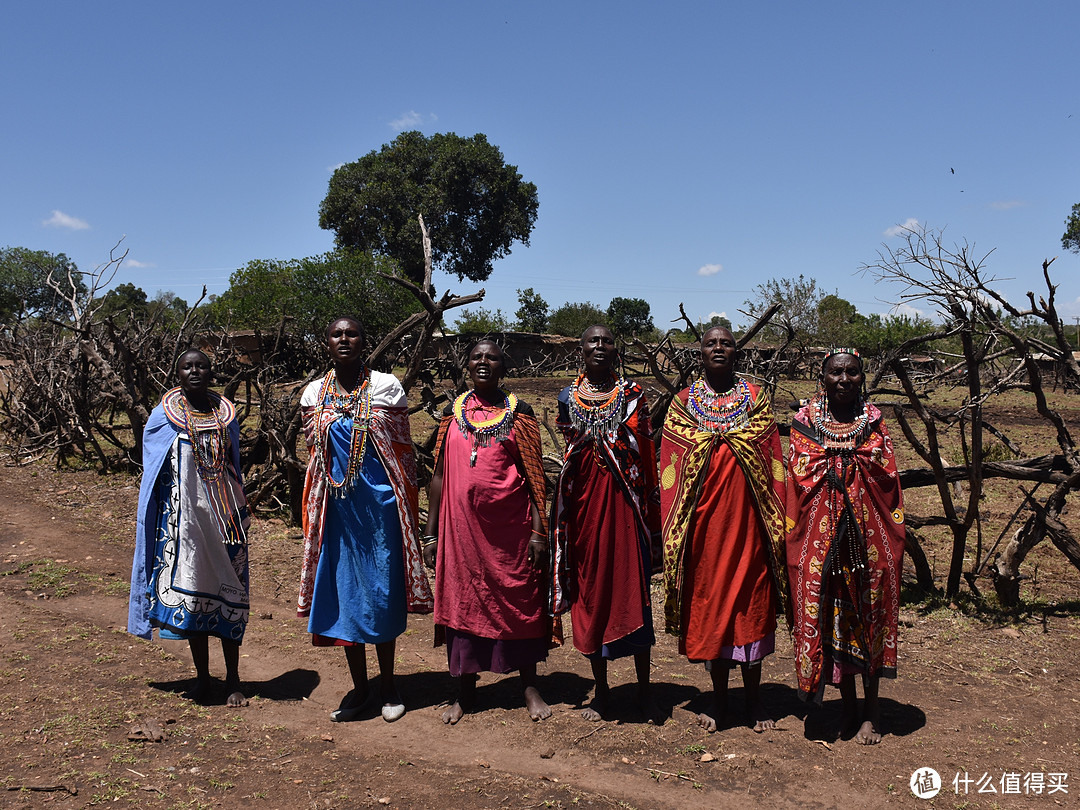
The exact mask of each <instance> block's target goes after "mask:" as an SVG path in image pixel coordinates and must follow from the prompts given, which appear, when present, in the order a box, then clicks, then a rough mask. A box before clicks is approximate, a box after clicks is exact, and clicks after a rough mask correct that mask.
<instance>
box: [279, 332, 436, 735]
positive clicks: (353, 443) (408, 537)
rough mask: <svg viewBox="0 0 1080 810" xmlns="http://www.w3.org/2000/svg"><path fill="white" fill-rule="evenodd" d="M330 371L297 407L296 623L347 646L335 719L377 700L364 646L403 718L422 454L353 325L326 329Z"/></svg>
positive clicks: (395, 387) (398, 400)
mask: <svg viewBox="0 0 1080 810" xmlns="http://www.w3.org/2000/svg"><path fill="white" fill-rule="evenodd" d="M327 348H328V350H329V353H330V360H331V362H332V364H333V367H332V368H331V369H330V371H329V372H327V374H326V376H325V377H323V378H322V379H320V380H316V381H315V382H313V383H311V384H310V385H308V387H307V388H306V389H305V390H304V393H303V395H302V397H301V400H300V407H301V413H302V415H303V420H304V436H305V439H306V441H307V445H308V448H309V450H310V460H309V462H308V469H307V478H306V481H305V484H304V514H303V522H304V561H303V568H302V571H301V581H300V599H299V603H298V606H297V609H298V612H299V614H300V615H301V616H306V617H308V631H309V632H310V633H311V634H312V643H313V644H314V645H315V646H317V647H329V646H337V647H344V648H345V659H346V661H347V663H348V665H349V673H350V675H351V676H352V682H353V689H352V690H351V691H350V692H349V693H348V694H346V695H345V697H344V698H342V700H341V703H340V705H339V706H338V708H337V709H336V710H335V711H333V712H332V713H331V715H330V719H331V720H334V721H336V722H344V721H348V720H355V719H357V718H358V717H359V716H360V715H361V713H362V712H363V709H364V706H365V704H366V703H367V701H368V698H369V697H370V696H371V691H370V689H369V687H368V675H367V656H366V646H365V645H367V644H374V645H375V653H376V657H377V658H378V661H379V671H380V679H379V697H380V700H381V703H382V716H383V719H384V720H386V721H387V722H392V721H394V720H397V719H398V718H399V717H401V716H402V715H403V714H404V713H405V706H404V704H403V703H402V701H401V698H400V696H399V695H398V692H397V688H396V687H395V685H394V652H395V641H396V639H397V637H398V636H399V635H401V634H402V633H403V632H405V623H406V616H407V613H410V612H414V613H426V612H430V611H431V608H432V603H433V600H432V595H431V589H430V586H429V584H428V580H427V576H426V574H425V573H424V570H423V563H422V561H421V556H420V543H419V535H418V532H417V511H418V505H417V489H416V458H415V455H414V453H413V446H412V436H411V434H410V432H409V416H408V408H407V407H406V401H405V391H404V390H403V389H402V387H401V383H399V382H398V381H397V379H396V378H395V377H394V376H393V375H392V374H383V373H380V372H378V371H375V370H373V369H370V368H368V367H367V365H366V363H365V361H364V330H363V326H362V325H361V323H360V322H359V321H358V320H356V319H355V318H338V319H336V320H335V321H333V322H332V323H331V324H330V326H329V328H328V329H327Z"/></svg>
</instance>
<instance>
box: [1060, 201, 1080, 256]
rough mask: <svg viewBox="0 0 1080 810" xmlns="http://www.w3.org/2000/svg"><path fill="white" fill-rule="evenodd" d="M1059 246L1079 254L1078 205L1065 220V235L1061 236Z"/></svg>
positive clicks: (1079, 214)
mask: <svg viewBox="0 0 1080 810" xmlns="http://www.w3.org/2000/svg"><path fill="white" fill-rule="evenodd" d="M1061 246H1062V247H1063V248H1065V250H1071V251H1072V252H1073V253H1080V203H1076V204H1075V205H1074V206H1073V207H1072V213H1070V214H1069V217H1068V219H1066V220H1065V233H1063V234H1062V235H1061Z"/></svg>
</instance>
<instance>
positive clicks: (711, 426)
mask: <svg viewBox="0 0 1080 810" xmlns="http://www.w3.org/2000/svg"><path fill="white" fill-rule="evenodd" d="M687 404H688V405H689V406H690V412H691V413H692V414H694V418H695V419H696V420H697V423H698V427H699V428H700V429H701V430H704V431H708V432H709V433H727V432H728V431H729V430H734V429H735V428H738V427H741V426H743V425H745V424H746V423H747V421H748V420H749V417H748V416H747V414H748V413H749V412H750V406H751V405H752V404H753V396H752V395H751V393H750V386H749V385H747V383H746V380H744V379H742V378H741V377H739V378H738V379H736V380H735V384H734V385H733V386H732V387H731V390H730V391H722V392H720V393H717V392H716V391H713V390H712V388H710V387H709V384H708V382H706V381H705V378H704V377H702V378H700V379H698V380H697V381H696V382H695V383H694V384H693V385H692V386H690V395H689V397H688V398H687Z"/></svg>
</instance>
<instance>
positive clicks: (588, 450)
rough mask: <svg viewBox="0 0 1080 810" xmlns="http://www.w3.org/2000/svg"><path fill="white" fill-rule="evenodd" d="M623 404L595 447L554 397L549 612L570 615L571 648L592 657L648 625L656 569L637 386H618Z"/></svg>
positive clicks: (650, 481) (655, 528)
mask: <svg viewBox="0 0 1080 810" xmlns="http://www.w3.org/2000/svg"><path fill="white" fill-rule="evenodd" d="M618 384H619V385H622V386H623V394H624V397H625V401H626V404H625V406H624V413H623V418H622V421H621V422H620V423H619V425H618V427H617V428H616V430H614V431H613V432H612V433H610V434H607V435H604V436H602V437H601V438H600V439H598V440H596V441H594V440H593V439H592V438H590V437H589V436H588V434H586V433H585V432H584V431H577V430H575V429H574V427H573V425H572V424H571V422H570V417H569V408H568V404H567V403H568V397H569V388H567V389H564V390H563V391H562V392H561V393H560V394H559V428H560V430H561V431H562V432H563V435H564V436H565V437H566V440H567V445H566V453H565V456H564V460H563V467H562V471H561V472H560V474H559V482H558V485H557V488H556V495H555V501H554V503H553V505H552V518H551V522H550V526H551V528H550V531H551V535H552V543H551V557H552V566H551V574H552V587H551V602H550V605H549V608H550V609H551V611H552V613H553V614H555V615H559V614H561V613H564V612H566V611H567V610H570V611H571V619H572V621H573V628H574V646H575V647H576V648H577V649H578V650H579V651H581V652H583V653H585V654H593V653H596V652H598V651H599V649H600V647H601V646H602V645H604V644H608V643H610V642H614V641H617V640H619V639H620V638H623V637H625V636H627V635H629V634H630V633H631V632H633V631H634V630H636V629H638V628H640V627H642V626H644V623H645V622H646V621H648V622H650V623H651V621H652V611H651V600H650V595H649V578H650V576H651V574H652V572H653V571H654V570H658V569H659V566H660V545H659V540H660V531H659V529H660V520H659V513H658V506H659V503H658V498H657V493H656V455H655V450H654V447H653V440H652V425H651V423H650V421H649V411H648V406H647V404H646V401H645V393H644V391H643V390H642V388H641V386H640V385H638V384H637V383H633V382H630V381H627V380H620V381H619V383H618Z"/></svg>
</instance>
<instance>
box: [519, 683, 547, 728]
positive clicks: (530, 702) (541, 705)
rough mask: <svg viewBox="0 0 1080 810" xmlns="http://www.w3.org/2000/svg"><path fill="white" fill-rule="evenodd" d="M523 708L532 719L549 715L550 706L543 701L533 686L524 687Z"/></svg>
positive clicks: (539, 718) (541, 718)
mask: <svg viewBox="0 0 1080 810" xmlns="http://www.w3.org/2000/svg"><path fill="white" fill-rule="evenodd" d="M525 708H526V709H528V710H529V717H531V718H532V719H533V720H534V721H535V720H543V719H545V718H547V717H551V707H550V706H548V705H547V703H545V702H544V699H543V698H542V697H541V696H540V692H539V691H538V690H537V688H536V687H535V686H527V687H525Z"/></svg>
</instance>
